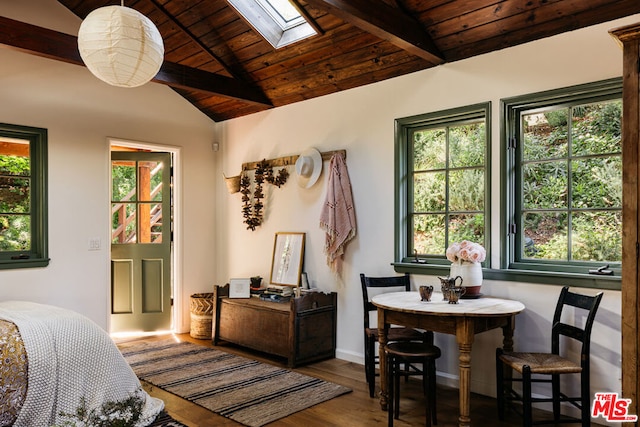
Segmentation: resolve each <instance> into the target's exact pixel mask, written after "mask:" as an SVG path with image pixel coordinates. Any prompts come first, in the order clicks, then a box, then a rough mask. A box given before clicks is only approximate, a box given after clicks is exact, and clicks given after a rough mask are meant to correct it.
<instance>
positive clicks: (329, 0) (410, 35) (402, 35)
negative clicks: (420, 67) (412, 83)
mask: <svg viewBox="0 0 640 427" xmlns="http://www.w3.org/2000/svg"><path fill="white" fill-rule="evenodd" d="M305 1H306V3H307V4H308V5H310V6H312V7H315V8H317V9H320V10H324V11H326V12H327V13H330V14H332V15H334V16H337V17H338V18H340V19H342V20H344V21H346V22H349V23H351V24H353V25H355V26H357V27H358V28H361V29H362V30H364V31H367V32H369V33H371V34H373V35H375V36H377V37H379V38H381V39H383V40H387V41H389V42H390V43H393V44H394V45H396V46H398V47H399V48H401V49H404V50H406V51H407V52H409V53H411V54H413V55H416V56H419V57H421V58H423V59H426V60H427V61H429V62H431V63H433V64H436V65H437V64H442V63H443V62H444V55H443V54H442V53H441V52H440V50H439V49H438V48H437V47H436V45H435V43H434V42H433V40H432V39H431V37H430V36H429V34H428V33H427V32H426V31H425V29H424V28H423V27H422V26H421V25H420V24H419V23H418V22H417V21H416V20H414V19H413V18H411V17H410V16H409V15H407V14H405V13H404V12H402V11H401V10H400V9H397V8H394V7H391V6H389V5H388V4H387V3H385V2H383V1H381V0H348V1H347V0H305Z"/></svg>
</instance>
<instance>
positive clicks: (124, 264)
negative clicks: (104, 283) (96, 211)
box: [111, 151, 172, 332]
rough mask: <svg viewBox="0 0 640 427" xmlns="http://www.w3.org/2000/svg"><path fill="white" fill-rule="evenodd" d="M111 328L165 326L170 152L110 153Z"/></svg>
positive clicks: (168, 308) (168, 283)
mask: <svg viewBox="0 0 640 427" xmlns="http://www.w3.org/2000/svg"><path fill="white" fill-rule="evenodd" d="M111 181H112V185H111V332H129V331H157V330H169V329H170V328H171V246H172V245H171V243H172V242H171V218H172V215H171V154H169V153H149V152H125V151H112V152H111Z"/></svg>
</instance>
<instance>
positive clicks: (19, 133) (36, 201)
mask: <svg viewBox="0 0 640 427" xmlns="http://www.w3.org/2000/svg"><path fill="white" fill-rule="evenodd" d="M0 137H5V138H13V139H19V140H27V141H29V159H30V162H31V188H30V191H31V200H30V210H31V247H30V250H28V251H4V252H2V251H0V270H6V269H18V268H37V267H46V266H48V265H49V257H48V215H47V170H48V166H47V139H48V135H47V130H46V129H41V128H35V127H28V126H18V125H11V124H4V123H0Z"/></svg>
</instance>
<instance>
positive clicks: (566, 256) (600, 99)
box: [503, 79, 622, 274]
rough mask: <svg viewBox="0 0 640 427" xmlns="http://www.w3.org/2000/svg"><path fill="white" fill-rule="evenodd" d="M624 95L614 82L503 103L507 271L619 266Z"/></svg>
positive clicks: (620, 256)
mask: <svg viewBox="0 0 640 427" xmlns="http://www.w3.org/2000/svg"><path fill="white" fill-rule="evenodd" d="M621 92H622V87H621V82H620V80H619V79H616V80H612V81H606V82H600V83H596V84H591V85H582V86H579V87H573V88H568V89H566V90H562V91H553V92H548V93H543V94H535V95H531V96H525V97H518V98H513V99H508V100H505V101H503V102H504V106H505V109H504V111H505V114H506V125H507V129H508V131H507V132H508V134H509V135H508V141H509V148H508V151H509V152H510V156H509V162H508V167H509V170H510V171H511V173H510V174H509V176H510V177H511V178H510V185H509V187H508V188H509V189H510V191H509V193H510V194H509V195H508V197H509V202H510V203H509V206H510V209H509V218H510V219H509V224H508V229H509V230H508V233H509V236H510V238H509V239H508V242H507V246H508V247H509V249H510V251H509V253H510V257H508V258H509V265H508V267H509V268H517V269H537V270H552V271H564V272H575V273H585V274H588V273H589V270H591V271H593V270H594V269H595V270H597V267H604V266H606V265H609V267H608V268H606V270H610V271H612V272H613V271H615V270H616V269H619V266H620V262H621V259H622V234H621V233H622V152H621V151H622V145H621V118H622V99H621ZM618 271H619V270H618Z"/></svg>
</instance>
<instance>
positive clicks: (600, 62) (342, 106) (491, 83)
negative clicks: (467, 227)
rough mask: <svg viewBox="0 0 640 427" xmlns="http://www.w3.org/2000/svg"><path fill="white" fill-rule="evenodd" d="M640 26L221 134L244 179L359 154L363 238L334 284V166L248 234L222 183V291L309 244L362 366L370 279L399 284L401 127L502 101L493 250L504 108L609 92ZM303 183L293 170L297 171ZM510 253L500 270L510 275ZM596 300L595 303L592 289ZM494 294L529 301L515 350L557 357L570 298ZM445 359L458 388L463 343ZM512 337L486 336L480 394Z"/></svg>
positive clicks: (602, 354) (280, 196) (547, 44)
mask: <svg viewBox="0 0 640 427" xmlns="http://www.w3.org/2000/svg"><path fill="white" fill-rule="evenodd" d="M639 19H640V16H638V15H636V16H633V17H630V18H628V19H623V20H619V21H616V22H610V23H606V24H603V25H598V26H595V27H591V28H587V29H584V30H579V31H575V32H571V33H568V34H564V35H561V36H557V37H552V38H548V39H544V40H541V41H537V42H534V43H529V44H526V45H522V46H517V47H514V48H510V49H505V50H502V51H498V52H494V53H491V54H487V55H482V56H479V57H476V58H471V59H468V60H465V61H459V62H455V63H451V64H445V65H442V66H439V67H437V68H434V69H431V70H425V71H422V72H416V73H413V74H411V75H407V76H403V77H399V78H395V79H391V80H387V81H385V82H381V83H378V84H374V85H369V86H365V87H361V88H356V89H353V90H348V91H345V92H342V93H338V94H333V95H329V96H324V97H321V98H318V99H313V100H308V101H305V102H300V103H297V104H293V105H289V106H285V107H281V108H277V109H274V110H270V111H267V112H263V113H259V114H255V115H251V116H248V117H244V118H238V119H234V120H229V121H226V122H223V123H222V124H221V141H222V144H221V151H220V153H218V155H219V159H217V162H218V165H219V167H220V168H221V169H222V170H223V171H224V172H225V173H227V175H234V174H236V173H237V172H239V171H240V167H241V164H242V163H243V162H247V161H255V160H260V159H262V158H267V159H268V158H274V157H280V156H284V155H291V154H298V153H300V152H301V151H302V150H304V149H305V148H307V147H315V148H317V149H319V150H320V151H328V150H334V149H346V150H347V165H348V168H349V174H350V177H351V183H352V187H353V195H354V199H355V209H356V215H357V223H358V235H357V237H356V239H355V240H354V241H352V242H351V243H350V244H349V245H348V247H347V253H346V259H345V260H346V263H345V269H344V273H343V275H342V280H336V279H335V278H334V277H333V276H332V274H331V273H330V270H329V268H328V267H327V265H326V264H325V261H324V257H323V242H324V240H323V238H324V237H323V233H322V231H321V230H320V229H319V226H318V218H319V214H320V209H321V205H322V202H323V200H324V197H325V192H326V181H327V173H326V170H327V166H328V162H325V165H324V166H325V169H324V172H323V174H322V176H321V178H320V180H319V182H318V183H317V184H316V185H315V186H313V187H312V188H310V189H307V190H305V189H301V188H299V187H298V186H297V185H296V183H295V182H290V183H287V184H286V185H285V186H284V187H283V188H281V189H273V190H272V191H271V190H270V193H269V194H268V196H267V198H266V202H265V204H266V206H267V213H266V216H265V223H264V225H263V226H262V227H260V228H259V229H258V230H256V231H254V232H252V231H247V230H246V229H245V227H244V225H243V223H242V216H241V201H240V195H239V194H235V195H229V194H227V193H226V192H225V189H224V183H223V182H222V181H218V182H217V204H218V205H220V206H224V208H223V209H221V210H220V213H221V214H220V215H219V216H217V217H216V221H217V225H218V229H219V239H218V240H217V253H218V260H219V267H220V268H219V269H218V271H217V274H218V276H217V281H218V282H219V283H223V282H224V281H225V280H226V279H227V278H228V277H236V276H239V277H243V276H245V277H246V276H249V275H256V274H261V275H262V276H265V277H268V273H269V268H270V256H271V250H272V249H271V248H272V244H273V237H274V233H275V232H277V231H303V232H306V233H307V245H306V251H307V253H306V257H305V270H306V271H307V272H308V273H309V277H310V279H311V281H312V284H313V285H316V286H317V287H318V288H320V289H322V290H325V291H337V292H338V294H339V296H338V304H339V314H338V329H339V330H338V357H341V358H345V359H349V360H355V361H361V359H362V353H363V342H362V320H361V318H362V305H361V293H360V285H359V278H358V275H359V273H366V274H368V275H392V274H394V271H393V268H392V266H391V265H390V263H391V262H392V261H393V247H394V231H393V230H394V210H393V202H394V186H393V176H394V163H393V157H394V119H396V118H400V117H406V116H411V115H415V114H421V113H426V112H432V111H438V110H443V109H447V108H453V107H459V106H464V105H469V104H474V103H478V102H486V101H491V102H492V110H493V111H492V115H493V125H492V126H493V131H492V133H493V137H492V146H493V155H492V157H493V158H492V164H493V165H494V168H493V174H492V185H491V187H492V204H493V206H494V207H495V208H494V210H493V212H494V216H493V218H492V229H493V230H494V231H493V233H492V241H493V242H494V243H495V244H496V245H497V244H498V243H499V242H500V236H499V234H498V230H499V206H500V199H499V196H500V194H499V188H500V182H499V165H500V161H499V159H500V157H499V156H500V153H499V129H500V128H499V103H500V99H501V98H505V97H510V96H516V95H522V94H527V93H532V92H537V91H541V90H547V89H555V88H561V87H565V86H569V85H574V84H580V83H586V82H592V81H597V80H601V79H607V78H612V77H618V76H621V74H622V51H621V49H620V47H619V46H618V45H617V44H616V43H615V41H614V40H613V39H612V38H611V36H609V34H608V30H610V29H612V28H617V27H619V26H622V25H626V24H630V23H634V22H637V21H638V20H639ZM290 170H291V172H292V173H293V168H290ZM499 252H500V251H499V250H495V248H494V250H493V254H494V259H493V260H492V264H493V265H494V266H497V265H498V259H497V256H498V254H499ZM412 280H413V283H414V285H417V284H425V283H426V284H434V285H439V282H438V280H437V279H436V278H435V277H428V276H414V277H412ZM584 291H585V292H592V291H590V290H584ZM483 292H484V293H486V294H489V295H495V296H501V297H508V298H514V299H518V300H521V301H523V302H524V303H525V304H526V306H527V309H526V311H525V312H524V313H522V314H521V315H519V316H518V318H517V328H516V337H515V346H516V348H519V349H529V350H534V349H538V350H545V349H548V347H549V342H550V339H549V335H548V331H549V330H550V324H549V322H550V318H551V316H552V310H553V307H554V306H555V302H556V300H557V296H558V293H559V288H558V287H555V286H548V285H537V284H526V283H507V282H495V281H489V280H487V281H485V286H484V288H483ZM619 313H620V293H619V292H614V291H607V292H605V297H604V300H603V303H602V306H601V309H600V313H599V315H598V317H597V324H596V326H595V330H594V341H595V343H597V344H595V345H594V348H593V352H592V354H593V358H592V360H593V363H594V364H593V375H592V377H593V381H592V385H593V388H594V390H605V391H606V390H612V391H617V390H619V389H620V382H619V379H620V333H619V331H620V315H619ZM437 340H438V344H440V345H442V346H443V348H444V352H443V354H445V355H447V356H448V357H443V358H442V359H441V361H439V362H438V370H439V371H440V375H441V380H443V381H448V380H451V379H453V380H455V379H456V378H457V360H456V357H455V356H453V355H455V354H457V348H456V346H455V343H454V340H453V338H452V337H447V336H439V337H438V338H437ZM500 344H501V333H500V332H499V331H491V332H488V333H485V334H483V335H480V336H477V337H476V342H475V345H474V350H473V370H472V383H473V389H474V391H478V392H482V393H485V394H493V393H494V391H493V389H494V371H495V368H494V356H493V355H494V352H495V347H497V346H499V345H500Z"/></svg>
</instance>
